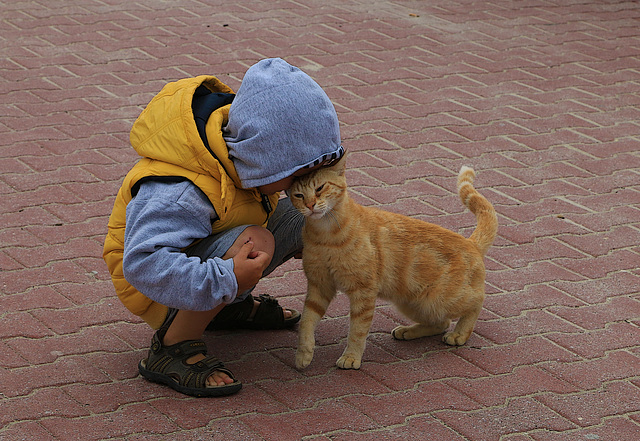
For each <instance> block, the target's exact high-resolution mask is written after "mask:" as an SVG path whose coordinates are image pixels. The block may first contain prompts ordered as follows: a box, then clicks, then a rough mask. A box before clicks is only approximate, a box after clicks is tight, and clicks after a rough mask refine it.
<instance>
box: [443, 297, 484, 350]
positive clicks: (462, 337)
mask: <svg viewBox="0 0 640 441" xmlns="http://www.w3.org/2000/svg"><path fill="white" fill-rule="evenodd" d="M481 310H482V304H481V305H480V307H478V308H475V309H472V310H471V311H469V312H468V313H466V314H465V315H463V316H462V317H460V320H458V323H456V327H455V328H454V329H453V331H451V332H447V333H446V334H445V335H444V336H443V337H442V341H443V342H445V343H446V344H448V345H451V346H462V345H463V344H465V343H466V342H467V340H469V337H471V333H472V332H473V328H474V326H475V324H476V321H477V320H478V316H479V315H480V311H481Z"/></svg>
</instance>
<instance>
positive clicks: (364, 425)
mask: <svg viewBox="0 0 640 441" xmlns="http://www.w3.org/2000/svg"><path fill="white" fill-rule="evenodd" d="M239 421H240V422H242V423H244V424H245V425H247V426H249V427H250V428H251V429H253V430H254V431H255V432H257V433H258V434H260V435H261V436H262V437H263V438H264V439H265V440H282V441H286V440H299V439H302V438H303V437H305V436H308V435H312V434H316V433H322V432H325V433H326V432H331V431H333V430H336V429H346V430H350V431H363V430H368V429H374V428H376V429H377V428H380V426H378V425H377V424H375V423H374V422H373V421H372V420H371V419H370V418H369V417H368V416H366V415H364V414H362V413H360V412H358V411H357V410H354V409H353V408H351V407H350V406H348V405H346V404H344V403H341V402H339V401H338V402H333V403H320V404H319V405H318V406H316V407H313V408H311V409H304V410H300V411H296V412H289V413H286V414H280V415H274V416H272V417H270V418H267V417H266V416H265V415H262V414H255V415H247V416H243V417H240V418H239ZM294 421H295V424H294V423H293V422H294ZM283 427H286V428H287V430H286V431H284V430H282V428H283Z"/></svg>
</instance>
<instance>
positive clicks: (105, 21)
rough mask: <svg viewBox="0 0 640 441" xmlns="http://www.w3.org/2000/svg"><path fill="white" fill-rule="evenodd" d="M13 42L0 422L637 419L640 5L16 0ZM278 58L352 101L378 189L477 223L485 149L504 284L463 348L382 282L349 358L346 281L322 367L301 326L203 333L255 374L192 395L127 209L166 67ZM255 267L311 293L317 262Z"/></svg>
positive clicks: (326, 434)
mask: <svg viewBox="0 0 640 441" xmlns="http://www.w3.org/2000/svg"><path fill="white" fill-rule="evenodd" d="M0 42H1V43H0V54H1V55H2V56H1V57H0V73H1V75H0V98H1V101H0V105H1V106H2V116H1V118H0V318H1V320H0V440H2V441H13V440H23V439H24V440H39V441H40V440H77V439H83V440H84V439H86V440H101V439H126V440H158V441H159V440H163V441H164V440H172V441H174V440H178V441H180V440H185V441H186V440H202V439H213V440H243V441H244V440H278V441H281V440H301V439H305V440H350V441H351V440H377V439H388V440H405V439H406V440H456V441H457V440H472V441H492V440H509V441H532V440H534V441H555V440H563V441H564V440H570V441H572V440H585V439H590V440H594V439H603V440H604V439H610V440H636V439H640V404H639V403H640V378H639V376H638V375H639V372H640V345H639V342H640V294H639V287H640V268H639V263H640V246H639V244H640V153H639V151H640V149H639V148H640V122H639V121H640V110H639V109H640V93H639V92H638V90H639V88H638V87H639V84H640V8H639V7H638V4H637V2H634V1H623V0H599V1H596V0H585V1H580V2H578V1H575V0H570V1H564V0H550V1H540V0H518V1H512V2H471V1H466V0H447V1H444V0H431V1H429V2H425V1H418V0H393V1H382V0H349V1H336V0H325V1H322V2H321V1H313V0H295V1H294V0H281V1H263V0H252V1H248V0H238V1H235V2H216V1H208V2H197V1H191V0H176V1H171V2H157V1H152V0H140V1H135V0H134V1H126V2H125V1H121V0H109V1H93V0H90V1H84V2H77V1H70V0H60V1H55V2H42V1H33V0H24V1H23V0H16V1H11V2H9V1H6V2H1V4H0ZM272 56H280V57H283V58H285V59H287V61H289V62H291V63H292V64H294V65H297V66H299V67H301V68H302V69H304V70H305V71H307V72H308V73H309V74H311V75H312V76H313V77H314V78H315V79H316V80H317V81H318V82H319V83H320V84H321V85H322V86H323V87H324V88H325V89H326V91H327V93H328V94H329V96H330V97H331V98H332V100H333V101H334V103H335V106H336V109H337V111H338V114H339V117H340V120H341V129H342V136H343V142H344V145H345V146H346V147H347V149H348V150H349V151H350V152H351V154H350V157H349V171H348V178H349V182H350V185H351V188H352V192H353V195H354V198H356V200H358V201H359V202H361V203H363V204H366V205H373V206H380V207H382V208H385V209H388V210H392V211H397V212H401V213H404V214H407V215H411V216H415V217H418V218H421V219H425V220H428V221H433V222H436V223H439V224H441V225H443V226H446V227H447V228H451V229H453V230H455V231H460V232H462V233H463V234H469V233H470V231H471V230H472V229H473V227H474V222H475V221H474V219H473V216H472V215H471V214H469V213H468V212H465V211H464V210H463V207H462V206H461V204H460V202H459V200H458V198H457V196H456V195H455V174H456V172H457V170H458V169H459V168H460V166H461V165H463V164H464V165H469V166H472V167H474V168H475V169H476V172H477V174H478V178H477V186H478V188H479V189H481V191H482V192H483V193H484V194H485V195H486V196H487V197H488V198H489V199H490V200H491V201H492V202H493V203H494V205H495V207H496V210H497V212H498V218H499V221H500V230H499V234H498V238H497V240H496V243H495V245H494V247H493V248H491V250H490V251H489V253H488V255H487V268H488V269H489V274H488V276H487V293H488V297H487V300H486V302H485V309H484V310H483V312H482V314H481V316H480V320H479V321H478V324H477V327H476V332H475V333H474V334H473V335H472V337H471V339H470V340H469V342H468V343H467V345H466V346H464V347H461V348H449V347H445V346H444V345H443V344H442V343H441V342H440V341H439V339H438V338H437V337H433V338H426V339H423V340H422V341H412V342H399V341H395V340H393V339H392V338H391V336H390V335H389V331H390V330H391V329H392V328H393V327H394V326H395V325H397V324H398V323H406V319H404V318H402V317H401V316H400V315H399V314H398V313H396V312H395V311H394V310H393V308H391V307H390V306H389V305H387V304H383V303H380V304H379V306H378V312H377V315H376V318H375V320H374V324H373V327H372V333H371V335H370V337H369V341H368V347H367V351H366V353H365V356H364V363H363V366H362V369H361V370H360V371H353V372H351V371H339V370H337V369H336V368H335V365H334V363H335V360H336V358H337V357H338V356H339V355H340V353H341V351H342V348H343V345H344V343H345V337H346V333H347V326H348V320H347V314H348V303H347V302H346V300H345V299H344V298H338V299H337V300H336V302H335V303H334V304H333V305H332V306H331V308H330V309H329V311H328V315H327V317H326V318H325V320H324V321H323V322H321V323H320V325H319V327H318V335H317V341H318V348H317V351H316V356H315V359H314V361H313V363H312V365H311V366H310V367H309V368H308V369H307V370H305V371H302V372H300V371H297V370H296V369H295V368H294V353H295V346H296V332H295V330H293V331H283V332H264V333H260V334H256V333H251V332H233V333H229V332H227V333H211V334H207V336H206V341H207V343H208V344H209V346H210V349H211V351H212V352H214V353H215V354H216V355H217V356H218V357H219V358H221V359H222V360H224V361H225V362H226V364H227V365H228V366H229V367H230V368H231V369H233V370H234V372H235V373H236V375H237V376H238V377H239V378H241V380H242V381H243V383H244V384H245V387H244V389H243V390H242V391H241V392H240V393H239V394H238V395H235V396H232V397H227V398H223V399H193V398H189V397H186V396H183V395H180V394H178V393H176V392H173V391H171V390H170V389H168V388H165V387H162V386H159V385H156V384H152V383H149V382H147V381H145V380H143V379H141V378H140V377H139V376H138V374H137V362H138V360H139V359H140V358H142V357H143V356H144V353H145V351H146V346H147V344H148V341H149V339H150V337H151V331H150V330H149V329H147V327H146V326H145V325H144V324H143V323H141V322H140V321H139V320H138V319H136V318H134V317H132V316H131V315H130V314H129V313H128V312H127V311H126V310H125V309H124V308H123V307H122V306H121V304H120V303H119V301H118V300H117V299H116V298H115V296H114V292H113V288H112V286H111V284H110V281H109V276H108V273H107V271H106V268H105V265H104V262H103V261H102V259H101V257H100V255H101V247H102V242H103V237H104V233H105V230H106V224H107V218H108V215H109V213H110V210H111V206H112V204H113V200H114V196H115V193H116V191H117V189H118V186H119V184H120V181H121V179H122V177H123V176H124V174H125V173H126V171H127V170H128V168H130V167H131V166H132V164H133V163H134V162H135V160H136V158H137V155H136V154H135V152H133V150H132V149H131V148H130V147H129V146H128V131H129V129H130V127H131V125H132V123H133V121H134V119H135V118H136V117H137V115H138V114H139V112H140V111H141V109H142V108H143V107H144V105H145V104H146V103H147V102H148V101H149V100H150V99H151V97H152V96H153V95H154V94H155V93H156V92H158V91H159V90H160V88H161V87H162V86H163V85H164V84H165V83H166V82H168V81H172V80H176V79H179V78H182V77H185V76H193V75H199V74H213V75H217V76H219V78H220V79H221V80H222V81H224V82H226V83H227V84H229V85H230V86H231V87H233V88H234V89H237V87H238V86H239V84H240V80H241V79H242V76H243V74H244V72H245V70H246V69H247V67H248V66H250V65H251V64H253V63H254V62H256V61H257V60H259V59H260V58H264V57H272ZM259 290H261V291H264V292H269V293H270V294H273V295H275V296H277V297H279V298H280V299H281V301H282V302H283V303H286V304H287V305H290V306H293V307H296V308H301V307H302V302H303V299H304V292H305V279H304V275H303V274H302V271H301V268H300V263H299V262H291V263H288V264H287V265H285V266H284V267H283V268H281V269H279V270H278V271H276V273H274V274H273V275H272V276H271V277H270V278H269V279H267V280H264V281H263V282H261V285H260V286H259Z"/></svg>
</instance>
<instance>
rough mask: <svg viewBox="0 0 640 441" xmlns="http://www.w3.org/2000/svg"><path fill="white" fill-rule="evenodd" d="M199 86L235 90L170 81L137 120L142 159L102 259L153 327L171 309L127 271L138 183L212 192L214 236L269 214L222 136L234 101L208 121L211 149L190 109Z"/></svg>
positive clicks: (213, 83) (206, 81)
mask: <svg viewBox="0 0 640 441" xmlns="http://www.w3.org/2000/svg"><path fill="white" fill-rule="evenodd" d="M200 86H205V87H206V88H208V89H209V90H210V91H212V92H221V93H233V91H232V90H231V88H229V87H228V86H226V85H225V84H223V83H222V82H221V81H219V80H218V79H217V78H215V77H213V76H204V75H203V76H199V77H196V78H188V79H184V80H179V81H176V82H173V83H169V84H167V85H166V86H165V87H164V88H163V89H162V90H161V91H160V93H159V94H158V95H156V96H155V97H154V98H153V99H152V100H151V102H150V103H149V104H148V105H147V107H146V108H145V110H144V111H143V112H142V113H141V114H140V116H139V117H138V119H137V120H136V122H135V123H134V125H133V128H132V130H131V135H130V141H131V145H132V146H133V148H134V149H135V150H136V151H137V152H138V154H139V155H140V156H142V159H141V160H140V161H138V163H137V164H136V165H135V166H134V167H133V168H132V169H131V171H129V173H128V174H127V175H126V176H125V178H124V181H123V183H122V186H121V188H120V190H119V191H118V194H117V196H116V200H115V203H114V206H113V211H112V213H111V216H110V218H109V225H108V233H107V237H106V239H105V243H104V250H103V257H104V260H105V262H106V263H107V267H108V268H109V272H110V273H111V279H112V281H113V285H114V287H115V289H116V292H117V294H118V297H119V298H120V300H121V301H122V303H123V304H124V305H125V306H126V307H127V309H129V310H130V311H131V312H132V313H133V314H135V315H137V316H140V317H142V319H143V320H144V321H146V322H147V323H148V324H149V325H150V326H151V327H152V328H154V329H157V328H159V327H160V325H161V324H162V322H163V321H164V319H165V317H166V314H167V310H168V308H167V307H166V306H164V305H160V304H159V303H157V302H154V301H153V300H151V299H149V298H148V297H146V296H145V295H144V294H142V293H141V292H139V291H138V290H136V289H135V288H134V287H133V286H131V284H129V283H128V282H127V281H126V280H125V278H124V275H123V271H122V256H123V253H124V231H125V226H126V207H127V204H128V203H129V201H131V199H132V193H131V192H132V189H133V188H134V186H135V184H136V183H137V182H139V181H140V180H141V179H143V178H146V177H151V176H166V177H179V178H186V179H188V180H189V181H191V182H192V183H193V184H195V185H196V186H198V187H199V188H200V190H202V191H203V192H204V194H205V195H207V197H208V198H209V200H210V201H211V203H212V204H213V207H214V209H215V211H216V213H217V214H218V217H219V220H216V221H215V222H214V223H213V225H212V229H213V233H214V234H215V233H219V232H221V231H225V230H228V229H230V228H233V227H235V226H238V225H246V224H258V225H260V224H262V225H266V222H267V220H268V218H269V214H270V213H267V212H266V211H265V209H264V208H263V203H262V196H261V195H260V193H259V192H258V191H257V190H256V189H242V188H241V185H240V179H239V178H238V175H237V173H236V170H235V167H234V166H233V162H232V161H231V159H230V158H229V153H228V150H227V146H226V143H225V141H224V139H223V137H222V127H223V126H224V125H225V124H226V122H227V119H228V114H229V105H226V106H223V107H221V108H219V109H217V110H215V111H213V113H212V114H211V116H210V117H209V119H208V121H207V123H206V137H207V140H208V143H209V148H210V149H211V151H209V150H208V149H207V147H206V146H205V144H204V143H203V141H202V138H201V137H200V134H199V133H198V129H197V127H196V124H195V120H194V115H193V111H192V108H191V104H192V101H193V96H194V93H195V91H196V89H197V88H198V87H200ZM269 202H270V204H271V206H272V207H273V208H275V207H276V205H277V202H278V194H275V195H271V196H270V197H269Z"/></svg>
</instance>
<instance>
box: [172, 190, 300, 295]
mask: <svg viewBox="0 0 640 441" xmlns="http://www.w3.org/2000/svg"><path fill="white" fill-rule="evenodd" d="M303 225H304V216H303V215H302V214H301V213H300V212H299V211H298V210H296V209H295V208H294V207H293V205H292V204H291V201H290V200H289V198H283V199H280V201H278V206H277V207H276V210H275V211H274V213H273V214H272V215H271V218H269V222H268V223H267V230H269V231H270V232H271V234H273V237H274V239H275V244H276V246H275V250H274V252H273V258H272V259H271V263H270V264H269V266H268V267H267V269H266V270H265V271H264V273H263V274H262V276H263V277H264V276H266V275H268V274H270V273H271V272H272V271H273V270H274V269H276V268H277V267H278V266H280V265H282V264H283V263H284V262H286V261H287V260H289V259H291V258H292V257H293V256H294V255H295V254H297V253H299V252H301V251H302V226H303ZM250 226H252V225H240V226H238V227H235V228H231V229H229V230H227V231H223V232H222V233H218V234H213V235H211V236H208V237H205V238H204V239H202V240H200V241H199V242H198V243H196V244H194V245H192V246H190V247H188V248H187V249H186V250H185V252H186V253H187V255H188V256H190V257H191V256H197V257H200V259H201V260H207V259H210V258H212V257H222V256H224V255H225V253H226V252H227V251H228V250H229V248H231V245H233V243H234V242H235V241H236V239H237V238H238V236H240V234H242V232H243V231H244V230H245V229H247V228H248V227H250ZM251 291H253V290H249V291H247V292H245V293H242V294H241V295H238V297H236V300H235V301H234V303H236V302H239V301H242V300H244V299H245V298H246V297H247V296H248V295H249V294H250V293H251Z"/></svg>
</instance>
